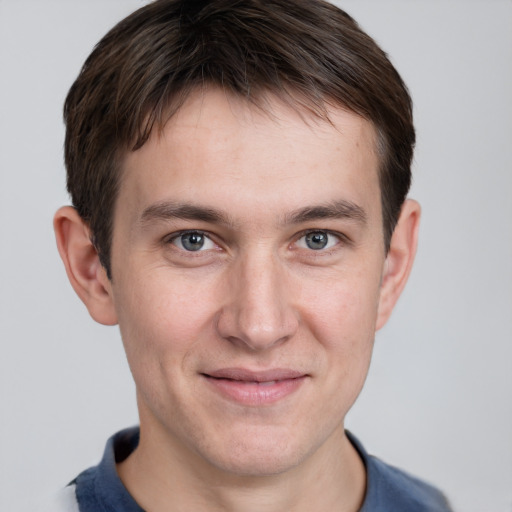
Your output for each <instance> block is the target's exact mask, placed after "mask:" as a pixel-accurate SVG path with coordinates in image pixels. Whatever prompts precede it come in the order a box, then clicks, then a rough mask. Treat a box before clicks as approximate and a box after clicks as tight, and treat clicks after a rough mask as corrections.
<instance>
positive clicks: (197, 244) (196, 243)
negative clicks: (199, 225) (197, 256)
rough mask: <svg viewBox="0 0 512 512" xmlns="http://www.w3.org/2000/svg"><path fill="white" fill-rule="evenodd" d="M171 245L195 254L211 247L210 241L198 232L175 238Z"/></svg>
mask: <svg viewBox="0 0 512 512" xmlns="http://www.w3.org/2000/svg"><path fill="white" fill-rule="evenodd" d="M172 243H173V244H174V245H176V247H179V248H180V249H183V250H185V251H192V252H197V251H200V250H202V249H210V248H211V247H210V246H213V243H212V242H211V240H210V239H209V238H208V237H207V236H205V235H204V233H200V232H198V231H191V232H189V233H183V234H181V235H180V236H177V237H176V238H175V239H174V240H173V241H172Z"/></svg>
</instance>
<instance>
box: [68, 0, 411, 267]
mask: <svg viewBox="0 0 512 512" xmlns="http://www.w3.org/2000/svg"><path fill="white" fill-rule="evenodd" d="M208 85H214V86H218V87H222V88H224V89H225V90H226V91H228V92H230V93H232V94H235V95H238V96H241V97H243V98H246V99H247V100H248V101H250V102H253V103H255V104H257V105H259V106H262V107H263V108H264V98H265V95H266V94H272V95H276V96H278V97H279V98H281V99H283V100H285V101H286V102H288V103H290V104H291V105H293V106H295V107H296V108H300V109H306V110H309V111H310V112H313V113H314V114H316V115H319V116H321V117H326V106H327V105H335V106H344V107H346V108H348V109H350V110H352V111H354V112H355V113H357V114H359V115H361V116H362V117H364V118H366V119H368V120H370V121H371V122H372V123H373V124H374V126H375V128H376V130H377V133H378V138H379V148H378V149H379V151H380V153H381V166H380V174H379V179H380V187H381V198H382V212H383V222H384V243H385V245H386V248H387V247H389V241H390V238H391V235H392V233H393V230H394V227H395V225H396V222H397V219H398V215H399V213H400V209H401V206H402V203H403V201H404V200H405V197H406V195H407V192H408V190H409V186H410V181H411V171H410V166H411V161H412V155H413V148H414V142H415V132H414V126H413V122H412V104H411V99H410V97H409V94H408V91H407V88H406V86H405V84H404V83H403V81H402V79H401V78H400V76H399V74H398V72H397V71H396V70H395V68H394V67H393V65H392V64H391V62H390V61H389V59H388V58H387V56H386V54H385V53H384V52H383V51H382V50H381V49H380V48H379V47H378V46H377V44H376V43H375V42H374V41H373V39H371V38H370V37H369V36H368V35H367V34H365V33H364V32H363V31H362V30H361V29H360V28H359V26H358V25H357V23H356V22H355V21H354V20H353V19H352V18H351V17H350V16H349V15H348V14H347V13H345V12H344V11H342V10H340V9H338V8H337V7H335V6H333V5H331V4H329V3H327V2H325V1H322V0H202V1H201V0H157V1H155V2H153V3H150V4H149V5H146V6H144V7H142V8H141V9H139V10H137V11H135V12H134V13H133V14H131V15H130V16H128V17H127V18H125V19H124V20H122V21H121V22H120V23H119V24H117V25H116V26H115V27H114V28H113V29H112V30H111V31H110V32H108V33H107V34H106V35H105V37H104V38H103V39H102V40H101V41H100V42H99V43H98V45H97V46H96V47H95V48H94V50H93V52H92V53H91V55H90V56H89V57H88V59H87V60H86V62H85V64H84V66H83V68H82V70H81V72H80V74H79V76H78V78H77V79H76V81H75V82H74V84H73V86H72V87H71V89H70V91H69V93H68V96H67V98H66V102H65V106H64V119H65V123H66V141H65V161H66V168H67V186H68V191H69V193H70V195H71V198H72V202H73V205H74V207H75V208H76V209H77V211H78V213H79V214H80V216H81V217H82V219H84V220H85V221H86V222H87V223H88V224H89V226H90V229H91V233H92V240H93V243H94V244H95V246H96V248H97V250H98V253H99V255H100V259H101V262H102V264H103V266H104V267H105V268H106V270H107V273H108V275H109V277H111V269H110V246H111V237H112V217H113V207H114V203H115V200H116V196H117V191H118V187H119V180H120V170H121V169H120V167H121V160H122V156H123V154H125V153H126V152H127V151H134V150H137V149H138V148H140V147H141V146H142V145H143V144H144V143H145V142H146V141H147V139H148V137H149V135H150V134H151V132H152V130H153V128H154V127H155V126H156V127H159V128H162V127H163V126H164V124H165V122H166V121H167V120H168V119H169V118H170V117H171V116H172V115H173V114H174V113H175V112H176V111H177V110H178V109H179V108H180V106H181V105H182V104H183V102H184V101H185V100H186V98H187V96H188V95H189V94H190V92H191V91H192V90H194V89H196V88H197V87H203V86H208Z"/></svg>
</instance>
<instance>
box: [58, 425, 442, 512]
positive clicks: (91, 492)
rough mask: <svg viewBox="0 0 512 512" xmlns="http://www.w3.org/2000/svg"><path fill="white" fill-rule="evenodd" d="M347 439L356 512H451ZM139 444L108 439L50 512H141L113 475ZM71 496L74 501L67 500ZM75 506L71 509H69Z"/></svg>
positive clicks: (434, 493)
mask: <svg viewBox="0 0 512 512" xmlns="http://www.w3.org/2000/svg"><path fill="white" fill-rule="evenodd" d="M347 436H348V437H349V439H350V441H351V442H352V444H353V445H354V447H355V448H356V450H357V451H358V453H359V455H360V456H361V459H362V460H363V462H364V465H365V467H366V473H367V488H366V496H365V500H364V503H363V506H362V507H361V509H360V511H359V512H451V508H450V506H449V504H448V502H447V500H446V498H445V497H444V496H443V494H442V493H441V492H440V491H439V490H437V489H436V488H435V487H432V486H431V485H429V484H427V483H426V482H424V481H422V480H419V479H418V478H415V477H413V476H411V475H409V474H407V473H406V472H404V471H402V470H400V469H397V468H395V467H393V466H390V465H388V464H385V463H384V462H382V461H381V460H380V459H378V458H376V457H374V456H372V455H368V453H367V452H366V450H365V449H364V448H363V446H362V444H361V443H360V442H359V441H358V440H357V438H356V437H355V436H353V435H352V434H351V433H350V432H347ZM138 442H139V429H138V427H133V428H130V429H126V430H122V431H121V432H118V433H117V434H115V435H114V436H113V437H111V438H110V439H109V440H108V442H107V445H106V448H105V452H104V454H103V458H102V460H101V462H100V463H99V464H98V465H97V466H94V467H92V468H89V469H87V470H86V471H84V472H83V473H80V475H78V477H77V478H76V479H75V480H73V482H71V483H70V484H69V486H68V487H67V488H66V489H67V502H66V503H67V505H66V507H67V508H64V506H65V505H64V501H62V506H61V507H60V508H57V509H54V512H71V511H76V510H77V508H76V503H78V510H79V512H144V510H143V509H142V508H141V507H140V506H139V505H138V504H137V503H136V502H135V500H134V499H133V498H132V497H131V496H130V494H129V492H128V491H127V489H126V488H125V487H124V485H123V483H122V482H121V480H120V479H119V476H118V475H117V472H116V462H121V461H123V460H124V459H126V458H127V457H128V455H130V453H132V451H133V450H135V448H136V447H137V445H138ZM73 491H74V494H75V496H76V498H75V500H76V502H74V503H72V501H73V500H72V499H70V497H71V496H72V495H73ZM73 507H75V508H73Z"/></svg>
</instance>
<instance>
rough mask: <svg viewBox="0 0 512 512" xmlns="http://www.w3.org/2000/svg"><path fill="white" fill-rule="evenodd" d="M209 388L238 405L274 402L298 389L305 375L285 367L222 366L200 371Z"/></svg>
mask: <svg viewBox="0 0 512 512" xmlns="http://www.w3.org/2000/svg"><path fill="white" fill-rule="evenodd" d="M202 375H203V377H204V378H205V379H206V381H207V382H208V384H209V385H210V386H211V388H212V389H213V390H214V391H216V392H217V393H219V394H220V395H222V396H223V397H224V398H227V399H229V400H231V401H234V402H237V403H239V404H241V405H252V406H263V405H269V404H274V403H276V402H278V401H279V400H282V399H284V398H285V397H287V396H289V395H291V394H292V393H294V392H295V391H296V390H298V389H299V388H300V387H301V386H302V384H303V383H304V381H305V380H306V378H307V377H308V375H307V374H305V373H303V372H298V371H295V370H291V369H286V368H275V369H270V370H263V371H251V370H247V369H244V368H222V369H219V370H214V371H211V372H207V373H203V374H202Z"/></svg>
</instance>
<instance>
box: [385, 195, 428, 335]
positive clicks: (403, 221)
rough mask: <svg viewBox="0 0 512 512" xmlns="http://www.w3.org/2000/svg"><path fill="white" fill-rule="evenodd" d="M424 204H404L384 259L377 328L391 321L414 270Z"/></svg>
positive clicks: (414, 202)
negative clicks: (395, 307) (389, 319)
mask: <svg viewBox="0 0 512 512" xmlns="http://www.w3.org/2000/svg"><path fill="white" fill-rule="evenodd" d="M420 214H421V208H420V205H419V204H418V203H417V202H416V201H414V200H412V199H408V200H406V201H405V202H404V204H403V205H402V209H401V212H400V217H399V219H398V223H397V225H396V227H395V230H394V232H393V236H392V237H391V243H390V248H389V252H388V254H387V257H386V261H385V263H384V271H383V275H382V283H381V289H380V298H379V308H378V315H377V325H376V329H377V330H378V329H380V328H381V327H383V326H384V324H385V323H386V322H387V320H388V318H389V317H390V315H391V312H392V311H393V308H394V306H395V304H396V302H397V300H398V298H399V297H400V294H401V293H402V291H403V289H404V287H405V284H406V282H407V279H408V278H409V274H410V273H411V269H412V264H413V262H414V256H415V255H416V247H417V244H418V231H419V224H420Z"/></svg>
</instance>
